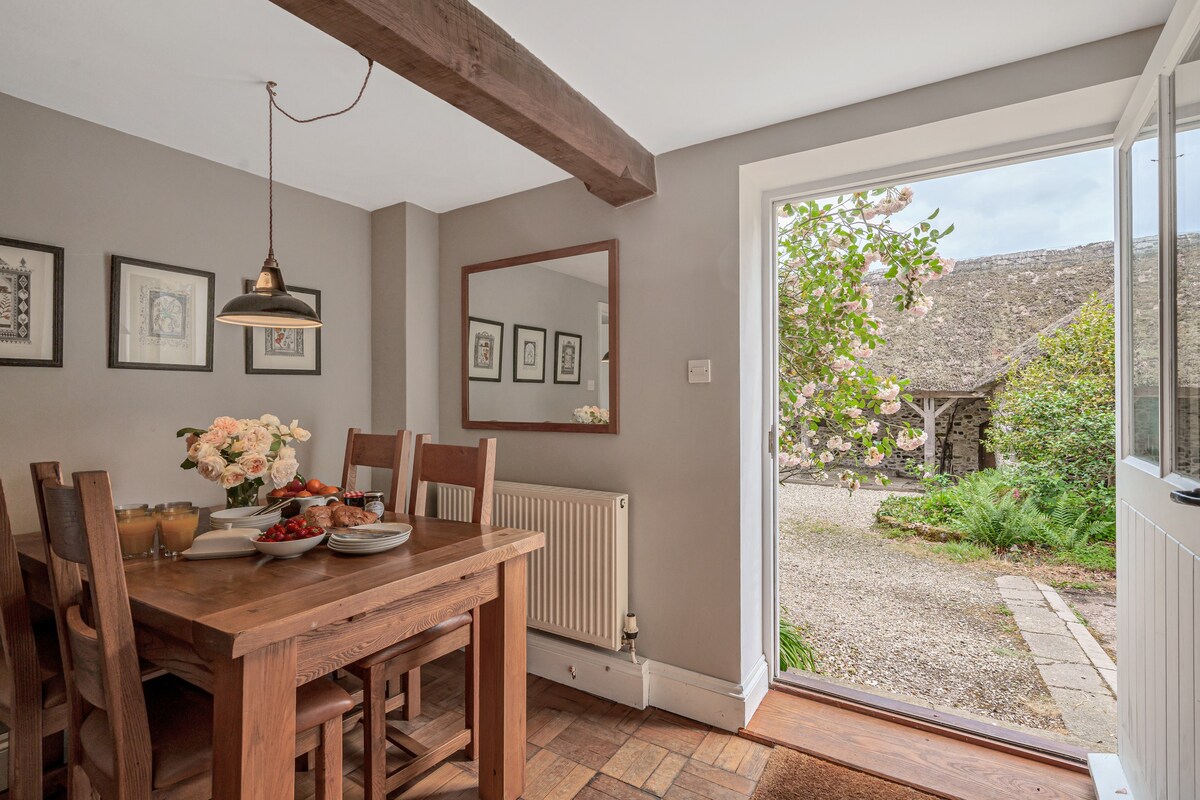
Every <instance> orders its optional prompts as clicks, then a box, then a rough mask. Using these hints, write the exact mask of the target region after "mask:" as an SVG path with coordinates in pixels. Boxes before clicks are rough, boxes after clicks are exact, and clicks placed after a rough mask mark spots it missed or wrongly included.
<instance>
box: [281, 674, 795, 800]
mask: <svg viewBox="0 0 1200 800" xmlns="http://www.w3.org/2000/svg"><path fill="white" fill-rule="evenodd" d="M461 659H462V657H461V655H458V656H451V657H449V658H447V659H443V660H441V661H438V662H435V663H433V664H431V665H429V666H428V667H426V668H425V669H424V670H423V674H422V681H421V684H422V689H423V694H424V696H423V698H422V701H423V702H422V708H421V716H420V717H418V718H417V719H415V720H413V721H412V722H407V723H402V727H403V728H404V730H405V732H406V733H408V734H410V735H411V736H413V737H414V738H416V739H417V740H418V741H423V742H426V743H428V742H432V741H434V740H436V739H437V738H438V737H440V736H441V735H443V733H444V732H446V731H450V730H454V729H456V728H457V727H459V726H461V725H462V718H463V716H462V715H463V712H462V693H463V678H462V669H461ZM528 703H529V726H528V737H529V744H528V750H527V758H528V767H527V769H526V775H525V795H524V796H525V797H526V798H528V800H568V798H573V797H578V798H581V799H582V800H653V798H655V797H662V798H666V800H743V799H744V798H747V797H749V796H750V795H751V794H752V793H753V792H754V787H755V784H756V783H757V781H758V778H759V776H760V775H762V771H763V768H764V767H765V766H766V763H767V757H768V756H769V755H770V752H771V748H769V747H765V746H763V745H761V744H757V743H755V742H751V741H749V740H747V739H741V738H738V737H736V736H732V735H730V734H727V733H725V732H723V731H716V730H713V729H712V728H710V727H708V726H707V725H702V724H700V723H698V722H693V721H691V720H687V719H684V718H682V717H678V716H676V715H674V714H669V713H667V712H665V711H659V710H655V709H646V710H644V711H638V710H636V709H632V708H629V707H627V706H622V705H618V704H616V703H612V702H610V701H608V700H603V699H601V698H598V697H593V696H592V695H589V694H584V693H583V692H580V691H577V690H575V689H572V688H570V687H568V686H563V685H561V684H557V683H553V682H551V681H548V680H545V679H543V678H536V677H534V676H532V675H531V676H529V690H528ZM345 750H346V762H347V763H346V767H347V780H346V782H345V797H346V798H347V800H360V798H362V787H361V785H360V783H359V782H358V780H357V779H358V777H359V775H358V767H359V765H360V764H361V760H362V738H361V728H356V729H355V730H354V731H353V732H351V733H349V734H347V736H346V739H345ZM476 769H477V764H475V763H474V762H469V761H464V760H463V756H462V753H459V754H458V755H457V756H455V757H453V758H452V759H451V760H450V761H449V762H447V763H445V764H443V765H442V766H441V767H439V768H437V769H435V770H433V771H432V772H429V773H427V774H426V775H425V776H424V777H422V778H419V779H418V780H417V781H415V782H414V783H412V784H410V785H409V786H407V787H402V788H401V789H400V790H399V791H398V792H396V793H395V794H394V795H393V797H394V798H405V799H406V800H425V799H426V798H436V799H437V800H451V799H453V800H460V798H463V799H464V800H465V798H473V797H476V796H477V792H476V788H477V786H478V778H477V772H476ZM297 784H298V786H297V797H301V798H310V797H311V796H312V789H311V786H312V776H311V775H299V776H297Z"/></svg>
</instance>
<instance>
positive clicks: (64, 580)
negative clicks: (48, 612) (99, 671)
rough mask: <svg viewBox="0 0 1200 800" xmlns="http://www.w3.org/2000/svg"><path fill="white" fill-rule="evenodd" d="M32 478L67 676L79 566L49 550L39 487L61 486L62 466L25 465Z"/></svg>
mask: <svg viewBox="0 0 1200 800" xmlns="http://www.w3.org/2000/svg"><path fill="white" fill-rule="evenodd" d="M29 471H30V473H32V475H33V497H34V500H35V502H36V504H37V512H38V523H39V525H40V526H41V531H42V544H43V546H44V547H45V551H46V571H47V573H48V574H49V578H50V597H51V600H52V601H53V606H54V607H53V609H52V610H53V611H54V621H55V624H56V626H57V628H58V644H59V649H60V650H61V652H62V663H63V670H64V672H66V673H67V674H70V672H71V653H70V650H69V649H68V648H67V609H68V608H70V607H71V606H73V605H79V604H80V603H82V602H83V579H82V576H81V575H80V571H79V565H78V564H76V563H75V562H73V561H67V560H65V559H63V558H59V556H58V554H57V553H55V552H54V548H53V547H51V546H50V527H49V525H48V524H47V523H46V499H45V496H44V495H43V493H42V486H43V485H45V484H47V483H49V484H51V485H54V486H58V485H61V484H62V482H63V474H62V465H61V464H59V463H58V462H57V461H39V462H35V463H33V464H30V465H29Z"/></svg>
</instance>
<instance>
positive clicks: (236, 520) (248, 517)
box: [209, 506, 281, 531]
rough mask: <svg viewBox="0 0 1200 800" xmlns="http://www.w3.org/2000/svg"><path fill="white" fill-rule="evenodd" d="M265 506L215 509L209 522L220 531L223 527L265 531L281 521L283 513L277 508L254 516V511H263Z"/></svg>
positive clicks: (215, 529) (213, 528)
mask: <svg viewBox="0 0 1200 800" xmlns="http://www.w3.org/2000/svg"><path fill="white" fill-rule="evenodd" d="M264 508H266V506H250V507H248V508H225V509H222V510H220V511H214V512H213V513H212V515H211V516H210V517H209V524H210V525H211V526H212V530H214V531H219V530H221V529H223V528H257V529H258V530H260V531H265V530H266V529H267V528H269V527H271V526H272V525H274V524H275V523H276V522H279V520H280V517H281V513H280V511H279V509H276V510H275V511H272V512H271V513H269V514H259V515H258V516H254V512H256V511H261V510H262V509H264Z"/></svg>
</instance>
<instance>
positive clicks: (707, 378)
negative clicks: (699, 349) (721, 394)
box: [688, 358, 712, 383]
mask: <svg viewBox="0 0 1200 800" xmlns="http://www.w3.org/2000/svg"><path fill="white" fill-rule="evenodd" d="M688 383H712V361H710V360H708V359H707V358H706V359H704V360H703V361H689V362H688Z"/></svg>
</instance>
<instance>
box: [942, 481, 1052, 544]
mask: <svg viewBox="0 0 1200 800" xmlns="http://www.w3.org/2000/svg"><path fill="white" fill-rule="evenodd" d="M1008 477H1009V476H1008V475H1007V474H1006V473H1005V472H1003V471H1001V470H992V471H987V472H977V473H975V474H974V475H972V476H970V478H969V479H964V480H963V481H962V482H961V483H960V484H959V485H958V492H957V494H958V498H957V500H958V513H959V519H960V527H961V528H962V529H963V532H964V533H966V535H967V538H968V539H969V540H970V541H972V542H974V543H976V544H980V545H985V546H987V547H991V548H993V549H995V550H1007V549H1009V548H1011V547H1012V546H1013V545H1017V544H1024V543H1025V542H1027V541H1029V540H1030V539H1032V538H1034V523H1033V513H1034V511H1035V510H1034V509H1033V507H1032V506H1031V505H1030V504H1028V503H1025V502H1023V501H1022V500H1021V498H1020V497H1019V495H1018V493H1017V492H1015V491H1014V490H1013V489H1012V488H1011V487H1010V485H1009V480H1008Z"/></svg>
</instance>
